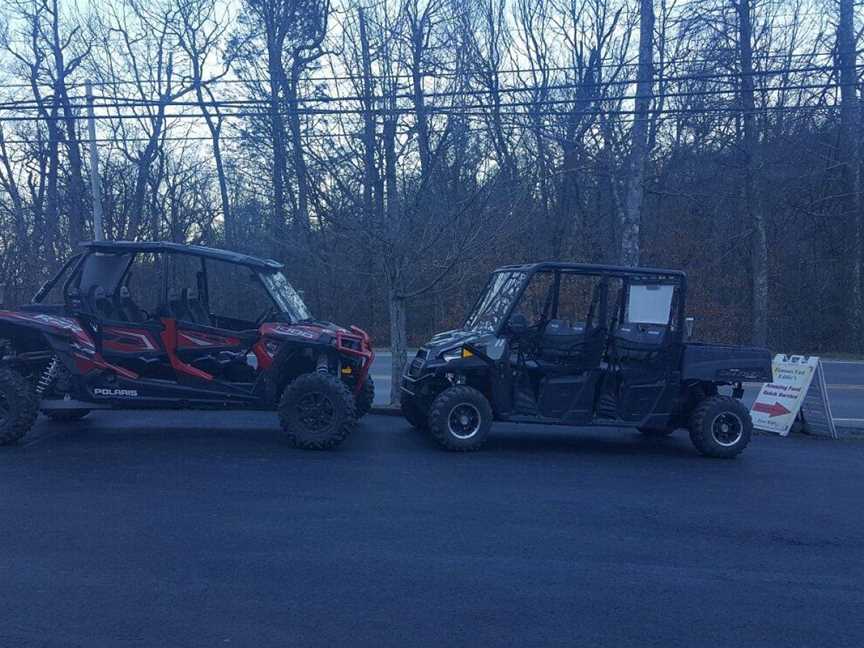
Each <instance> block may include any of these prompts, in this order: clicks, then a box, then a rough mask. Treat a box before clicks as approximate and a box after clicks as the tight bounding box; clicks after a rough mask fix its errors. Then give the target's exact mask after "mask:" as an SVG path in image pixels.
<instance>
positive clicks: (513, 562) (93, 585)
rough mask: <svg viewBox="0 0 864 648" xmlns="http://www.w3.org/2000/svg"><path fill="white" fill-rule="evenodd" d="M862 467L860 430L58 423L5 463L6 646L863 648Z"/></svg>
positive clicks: (206, 417) (270, 420)
mask: <svg viewBox="0 0 864 648" xmlns="http://www.w3.org/2000/svg"><path fill="white" fill-rule="evenodd" d="M862 476H864V443H862V442H861V441H836V442H827V441H823V440H819V439H811V438H787V439H778V438H774V437H765V436H760V437H758V438H756V439H754V441H753V444H752V445H751V447H750V448H748V449H747V451H746V452H745V453H744V454H743V455H742V456H741V457H740V458H739V459H737V460H734V461H721V460H708V459H703V458H700V457H698V456H697V455H696V453H695V451H694V450H693V449H692V447H691V446H690V443H689V441H688V440H687V437H686V435H677V436H673V437H670V438H667V439H661V440H653V441H649V440H646V439H643V438H641V437H640V435H638V434H636V433H635V432H632V431H621V432H609V431H604V432H601V431H592V430H587V431H585V430H583V431H579V432H577V433H573V432H570V431H567V430H564V429H562V428H545V427H540V426H518V427H517V426H507V425H501V426H498V427H496V428H495V429H494V431H493V436H492V437H491V439H490V444H489V446H488V449H486V450H484V451H483V452H479V453H475V454H468V455H464V454H452V453H445V452H443V451H440V450H438V449H437V447H435V446H434V445H433V444H432V443H431V442H430V441H429V440H428V439H427V438H426V437H424V436H423V435H421V434H419V433H417V432H415V431H413V430H411V429H410V428H409V427H408V426H407V424H406V423H405V422H404V421H402V420H401V419H399V418H396V417H383V416H379V417H376V416H369V417H367V418H366V419H364V420H363V421H362V423H361V425H360V427H359V429H358V430H357V432H356V433H355V434H354V435H353V436H352V437H350V438H349V439H348V440H347V441H346V442H345V444H343V445H342V446H341V447H340V448H339V449H337V450H336V451H333V452H308V451H302V450H294V449H291V448H289V447H287V446H286V445H285V444H284V443H283V441H282V439H281V437H280V434H279V433H278V431H277V429H276V426H275V417H274V416H273V415H272V414H268V413H222V412H204V413H200V412H199V413H171V412H149V413H144V412H140V413H121V412H100V413H95V414H94V415H92V418H88V419H85V420H84V421H82V422H80V423H76V424H72V425H61V424H58V423H54V422H51V421H46V420H44V419H42V420H40V422H39V423H38V424H37V426H36V428H35V430H34V433H33V435H32V437H30V438H29V439H28V440H27V443H26V444H25V445H23V446H21V447H14V448H3V449H0V609H2V611H3V613H2V614H0V646H3V647H4V648H7V647H8V648H35V647H37V646H39V647H48V646H50V647H52V648H101V647H103V646H104V647H110V648H132V647H135V648H141V647H144V648H150V647H160V648H161V647H163V646H166V647H173V646H182V647H184V648H198V647H202V648H214V647H216V646H242V647H244V648H245V647H250V648H269V647H271V646H272V647H275V648H284V647H285V646H291V647H292V648H298V647H304V646H352V647H353V646H360V647H362V646H374V647H375V648H379V647H388V646H393V647H398V648H404V647H406V646H490V647H493V646H494V647H497V646H543V647H546V646H568V647H569V646H614V647H616V648H621V647H628V646H634V647H635V646H638V647H640V648H642V647H645V646H658V647H664V648H666V647H670V646H682V647H687V648H690V647H692V646H722V647H726V646H756V645H758V646H777V647H778V648H779V647H782V648H788V647H789V646H832V648H838V647H844V646H849V647H853V646H854V647H856V648H860V646H862V645H864V617H862V614H861V604H862V601H864V578H862V576H864V550H862V548H864V516H862V515H861V501H862V490H864V489H862V486H864V484H862Z"/></svg>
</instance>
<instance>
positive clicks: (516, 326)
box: [507, 313, 528, 335]
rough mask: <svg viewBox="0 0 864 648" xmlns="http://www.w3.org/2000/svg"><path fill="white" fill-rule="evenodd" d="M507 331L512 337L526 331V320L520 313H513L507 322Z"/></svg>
mask: <svg viewBox="0 0 864 648" xmlns="http://www.w3.org/2000/svg"><path fill="white" fill-rule="evenodd" d="M507 330H508V331H510V332H511V333H512V334H513V335H522V334H523V333H525V332H527V331H528V318H526V317H525V316H524V315H523V314H522V313H513V314H512V315H511V316H510V319H509V320H507Z"/></svg>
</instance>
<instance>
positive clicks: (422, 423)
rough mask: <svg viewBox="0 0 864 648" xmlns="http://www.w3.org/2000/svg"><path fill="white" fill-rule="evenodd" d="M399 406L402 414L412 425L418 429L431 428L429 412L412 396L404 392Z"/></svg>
mask: <svg viewBox="0 0 864 648" xmlns="http://www.w3.org/2000/svg"><path fill="white" fill-rule="evenodd" d="M399 407H400V409H401V410H402V416H404V417H405V420H407V421H408V422H409V423H410V424H411V426H412V427H415V428H417V429H418V430H427V429H429V417H428V412H426V411H424V410H423V408H422V407H420V406H419V405H418V404H417V401H415V400H414V399H413V398H412V397H411V396H408V395H407V394H402V399H401V400H400V402H399Z"/></svg>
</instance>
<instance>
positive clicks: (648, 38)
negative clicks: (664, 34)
mask: <svg viewBox="0 0 864 648" xmlns="http://www.w3.org/2000/svg"><path fill="white" fill-rule="evenodd" d="M653 45H654V0H641V1H640V3H639V69H638V74H637V80H636V99H635V101H634V105H635V109H634V113H635V119H634V120H633V127H632V128H631V131H630V139H631V144H630V160H629V172H628V174H627V198H626V201H627V202H626V204H625V206H624V212H623V214H622V215H623V218H622V223H621V263H622V264H623V265H628V266H636V265H639V243H640V241H639V234H640V226H641V223H642V206H643V196H644V192H645V188H644V181H645V163H646V161H647V160H646V158H647V157H648V154H649V149H648V130H649V114H648V113H649V110H650V108H651V99H652V95H653V92H652V86H653V83H654V46H653Z"/></svg>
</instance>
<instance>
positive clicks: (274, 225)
mask: <svg viewBox="0 0 864 648" xmlns="http://www.w3.org/2000/svg"><path fill="white" fill-rule="evenodd" d="M280 56H281V51H280V50H278V49H277V48H276V46H275V44H273V43H268V48H267V57H268V61H267V64H268V73H269V75H270V97H269V99H270V101H269V105H268V111H269V115H268V117H269V119H270V131H271V133H270V136H271V139H272V144H273V172H272V180H273V213H272V216H271V219H272V220H271V221H270V223H269V227H268V228H267V229H268V232H267V233H268V234H269V236H270V238H271V239H272V243H271V256H273V257H278V256H281V253H282V243H283V241H284V238H285V236H284V232H285V230H284V228H285V224H286V223H287V222H288V211H287V209H286V208H285V176H286V170H287V168H288V160H287V156H286V154H285V122H284V121H283V120H282V115H281V114H280V111H279V88H281V87H282V86H283V80H282V77H283V76H284V75H283V74H282V71H281V61H280V59H279V57H280Z"/></svg>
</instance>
